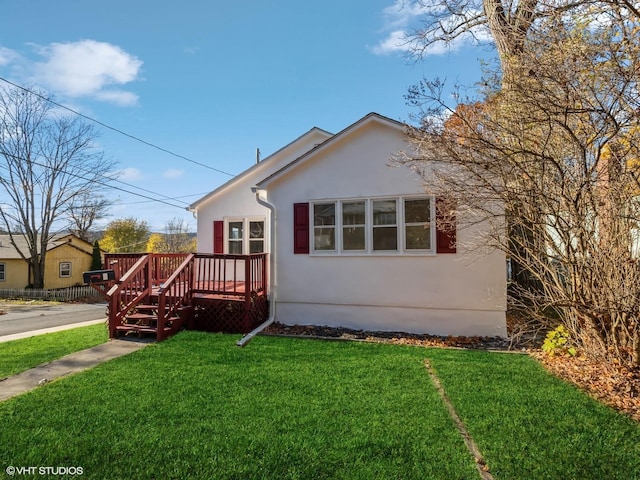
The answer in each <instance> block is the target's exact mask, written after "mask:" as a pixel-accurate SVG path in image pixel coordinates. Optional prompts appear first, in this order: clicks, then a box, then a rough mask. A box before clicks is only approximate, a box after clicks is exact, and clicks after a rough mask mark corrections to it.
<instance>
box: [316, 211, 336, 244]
mask: <svg viewBox="0 0 640 480" xmlns="http://www.w3.org/2000/svg"><path fill="white" fill-rule="evenodd" d="M313 249H314V250H318V251H334V250H335V249H336V204H335V202H332V203H314V204H313Z"/></svg>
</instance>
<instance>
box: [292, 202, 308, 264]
mask: <svg viewBox="0 0 640 480" xmlns="http://www.w3.org/2000/svg"><path fill="white" fill-rule="evenodd" d="M293 253H309V204H308V203H294V204H293Z"/></svg>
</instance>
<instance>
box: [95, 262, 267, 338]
mask: <svg viewBox="0 0 640 480" xmlns="http://www.w3.org/2000/svg"><path fill="white" fill-rule="evenodd" d="M107 262H108V263H107ZM105 264H108V265H110V266H114V265H115V268H114V271H116V275H117V277H118V279H117V280H116V281H115V284H114V285H113V286H112V287H111V288H110V290H109V291H108V292H107V295H106V296H107V299H108V301H109V336H110V338H117V337H118V336H120V335H138V336H140V337H142V336H154V337H155V339H156V340H157V341H161V340H164V339H166V338H168V337H169V336H171V335H173V334H175V333H177V332H178V331H180V330H181V329H183V328H194V329H204V330H208V331H238V332H242V333H246V332H248V331H250V330H251V329H253V328H255V326H257V325H259V324H260V323H262V322H263V321H264V320H265V319H266V317H267V316H268V302H267V299H266V290H267V289H266V280H267V274H266V255H265V254H252V255H204V254H173V255H172V254H146V255H145V254H138V255H137V256H134V255H132V254H123V255H120V256H119V255H117V254H110V255H109V258H105ZM120 272H123V274H122V275H121V276H120ZM221 325H222V326H223V328H222V329H220V326H221Z"/></svg>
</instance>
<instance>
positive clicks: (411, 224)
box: [404, 198, 431, 250]
mask: <svg viewBox="0 0 640 480" xmlns="http://www.w3.org/2000/svg"><path fill="white" fill-rule="evenodd" d="M404 225H405V228H404V233H405V235H404V237H405V249H406V250H430V249H431V199H429V198H418V199H406V200H405V201H404Z"/></svg>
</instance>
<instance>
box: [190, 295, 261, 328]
mask: <svg viewBox="0 0 640 480" xmlns="http://www.w3.org/2000/svg"><path fill="white" fill-rule="evenodd" d="M268 317H269V304H268V301H267V299H266V297H264V296H253V297H252V298H251V303H250V306H249V307H247V308H245V302H244V300H241V299H226V298H197V299H194V311H193V319H192V321H191V322H190V325H189V328H190V329H193V330H201V331H205V332H224V333H248V332H250V331H251V330H253V329H254V328H256V327H257V326H258V325H260V324H261V323H263V322H264V321H266V320H267V318H268Z"/></svg>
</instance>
